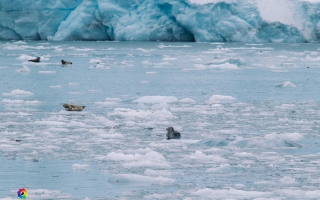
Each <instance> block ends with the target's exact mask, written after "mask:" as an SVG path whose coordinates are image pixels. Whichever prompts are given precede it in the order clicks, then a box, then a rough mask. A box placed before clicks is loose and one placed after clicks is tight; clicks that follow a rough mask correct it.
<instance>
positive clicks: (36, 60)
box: [28, 57, 40, 63]
mask: <svg viewBox="0 0 320 200" xmlns="http://www.w3.org/2000/svg"><path fill="white" fill-rule="evenodd" d="M28 61H29V62H36V63H38V62H40V57H37V58H36V59H31V60H28Z"/></svg>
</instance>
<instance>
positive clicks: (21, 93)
mask: <svg viewBox="0 0 320 200" xmlns="http://www.w3.org/2000/svg"><path fill="white" fill-rule="evenodd" d="M2 95H3V96H32V95H33V93H32V92H28V91H25V90H19V89H15V90H12V91H11V92H10V93H2Z"/></svg>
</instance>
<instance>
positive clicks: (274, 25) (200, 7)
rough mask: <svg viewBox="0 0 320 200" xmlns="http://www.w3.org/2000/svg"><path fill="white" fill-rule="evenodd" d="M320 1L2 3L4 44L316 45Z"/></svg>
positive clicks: (319, 31)
mask: <svg viewBox="0 0 320 200" xmlns="http://www.w3.org/2000/svg"><path fill="white" fill-rule="evenodd" d="M319 12H320V1H318V0H38V1H33V2H32V1H26V0H16V1H11V0H1V1H0V18H1V20H0V39H1V40H54V41H65V40H91V41H97V40H111V41H113V40H116V41H196V42H317V41H319V39H320V23H319V20H320V17H319V15H318V13H319Z"/></svg>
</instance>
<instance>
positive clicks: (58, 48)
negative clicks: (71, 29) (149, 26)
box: [0, 41, 320, 200]
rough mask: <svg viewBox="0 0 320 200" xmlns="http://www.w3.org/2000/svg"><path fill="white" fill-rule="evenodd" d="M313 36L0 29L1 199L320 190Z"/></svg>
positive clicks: (234, 195) (278, 195) (309, 195)
mask: <svg viewBox="0 0 320 200" xmlns="http://www.w3.org/2000/svg"><path fill="white" fill-rule="evenodd" d="M318 48H319V45H318V44H316V43H309V44H245V43H161V42H44V41H26V42H24V41H10V42H7V41H1V42H0V49H1V50H0V77H1V78H0V85H1V87H0V135H1V137H0V184H1V186H0V199H17V198H18V197H17V191H18V189H20V188H25V189H26V190H27V191H28V193H29V196H28V197H27V199H33V200H36V199H85V198H86V199H121V198H122V199H227V198H230V199H270V198H272V199H319V198H320V189H319V185H320V153H319V152H320V146H319V145H320V139H319V138H320V137H319V134H320V132H319V125H320V119H319V114H320V107H319V105H320V93H319V87H320V78H319V73H320V67H319V61H320V53H319V50H320V49H318ZM37 56H40V57H41V62H40V63H32V62H28V61H27V60H28V59H32V58H35V57H37ZM61 59H64V60H67V61H71V62H73V64H72V65H68V66H62V65H61V63H60V60H61ZM64 103H69V104H78V105H85V106H87V107H86V108H85V109H84V110H83V111H82V112H67V111H65V110H64V108H63V107H62V105H63V104H64ZM168 126H173V127H174V128H175V130H177V131H179V132H180V133H181V135H182V138H181V139H180V140H166V139H165V135H166V128H167V127H168ZM20 140H21V141H20Z"/></svg>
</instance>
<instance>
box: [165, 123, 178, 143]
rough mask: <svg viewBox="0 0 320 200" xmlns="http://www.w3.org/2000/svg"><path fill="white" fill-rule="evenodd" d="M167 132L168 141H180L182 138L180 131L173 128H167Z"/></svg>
mask: <svg viewBox="0 0 320 200" xmlns="http://www.w3.org/2000/svg"><path fill="white" fill-rule="evenodd" d="M166 130H167V135H166V136H167V140H170V139H180V138H181V134H180V133H179V132H178V131H175V130H174V129H173V127H171V126H170V127H168V128H166Z"/></svg>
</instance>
